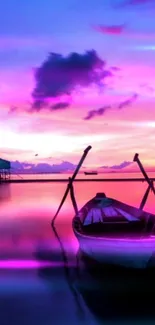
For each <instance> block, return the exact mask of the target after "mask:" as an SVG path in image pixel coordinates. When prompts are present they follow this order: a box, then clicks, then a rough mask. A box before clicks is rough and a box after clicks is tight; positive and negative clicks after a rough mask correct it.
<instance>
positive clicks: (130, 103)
mask: <svg viewBox="0 0 155 325" xmlns="http://www.w3.org/2000/svg"><path fill="white" fill-rule="evenodd" d="M137 98H138V94H134V95H133V96H131V97H130V98H129V99H127V100H124V101H123V102H121V103H120V104H119V105H118V109H122V108H124V107H126V106H130V105H132V103H133V102H134V101H135V100H136V99H137Z"/></svg>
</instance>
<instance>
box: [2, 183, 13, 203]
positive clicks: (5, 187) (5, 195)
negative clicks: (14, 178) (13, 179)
mask: <svg viewBox="0 0 155 325" xmlns="http://www.w3.org/2000/svg"><path fill="white" fill-rule="evenodd" d="M10 198H11V184H8V183H1V184H0V204H1V203H3V202H4V203H5V202H7V201H9V200H10Z"/></svg>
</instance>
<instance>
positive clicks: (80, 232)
mask: <svg viewBox="0 0 155 325" xmlns="http://www.w3.org/2000/svg"><path fill="white" fill-rule="evenodd" d="M72 225H73V231H74V234H75V236H76V237H77V239H78V241H79V245H80V249H81V251H82V252H83V253H84V254H85V255H88V256H89V257H90V258H91V259H93V260H94V261H96V262H97V263H100V264H103V263H104V264H109V265H110V264H113V265H122V266H125V267H134V268H145V267H146V266H147V264H149V262H150V260H151V257H152V256H153V254H154V253H155V216H154V215H153V214H150V213H147V212H144V211H142V210H140V209H137V208H134V207H132V206H129V205H127V204H125V203H122V202H120V201H117V200H115V199H112V198H107V197H106V195H105V194H104V193H97V194H96V196H95V197H94V198H93V199H91V200H90V201H89V202H87V203H86V204H85V205H84V206H83V207H82V209H80V210H79V212H78V213H77V215H75V217H74V218H73V222H72Z"/></svg>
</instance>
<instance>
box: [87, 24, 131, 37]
mask: <svg viewBox="0 0 155 325" xmlns="http://www.w3.org/2000/svg"><path fill="white" fill-rule="evenodd" d="M93 29H94V30H96V31H97V32H100V33H102V34H110V35H121V34H122V33H124V31H125V30H126V25H125V24H122V25H98V26H93Z"/></svg>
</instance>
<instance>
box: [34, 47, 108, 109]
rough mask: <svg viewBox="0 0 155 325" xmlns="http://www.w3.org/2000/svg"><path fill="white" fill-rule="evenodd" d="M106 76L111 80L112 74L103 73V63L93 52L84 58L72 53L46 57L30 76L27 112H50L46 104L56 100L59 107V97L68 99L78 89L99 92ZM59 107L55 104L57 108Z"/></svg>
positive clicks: (51, 107)
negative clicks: (92, 87)
mask: <svg viewBox="0 0 155 325" xmlns="http://www.w3.org/2000/svg"><path fill="white" fill-rule="evenodd" d="M109 76H112V72H111V71H110V70H109V71H108V70H106V69H105V62H104V61H103V60H102V59H101V58H100V57H99V56H98V54H97V53H96V51H95V50H91V51H86V52H85V53H84V54H79V53H76V52H73V53H70V54H69V55H68V56H63V55H61V54H58V53H50V54H49V56H48V57H47V59H46V60H45V61H44V62H43V63H42V64H41V66H40V67H38V68H37V69H36V70H35V72H34V77H35V88H34V89H33V91H32V100H33V104H32V107H31V111H40V110H42V109H43V108H45V107H48V108H49V109H53V106H51V105H50V106H49V102H51V101H52V100H56V99H57V100H58V102H59V103H60V102H61V97H62V96H68V98H70V97H71V95H72V93H73V91H76V88H78V89H79V87H81V88H84V87H85V88H87V87H90V86H92V85H96V86H97V87H99V88H102V87H103V85H104V83H103V81H104V79H105V78H106V77H109ZM65 102H66V101H65ZM67 102H68V101H67ZM60 106H61V105H60V104H58V106H57V108H60ZM68 106H69V104H68ZM61 108H62V107H61ZM64 108H66V104H65V107H64Z"/></svg>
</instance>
